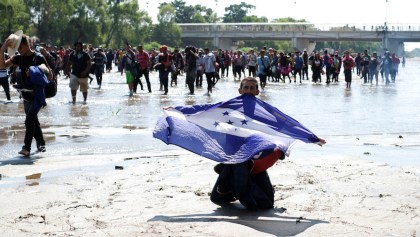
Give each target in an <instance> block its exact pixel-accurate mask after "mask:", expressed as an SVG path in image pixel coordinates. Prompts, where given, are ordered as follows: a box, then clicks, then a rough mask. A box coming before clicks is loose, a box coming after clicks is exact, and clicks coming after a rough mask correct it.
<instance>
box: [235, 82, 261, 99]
mask: <svg viewBox="0 0 420 237" xmlns="http://www.w3.org/2000/svg"><path fill="white" fill-rule="evenodd" d="M259 93H260V91H259V90H258V87H257V84H256V83H255V82H253V81H245V82H244V83H243V84H242V86H241V88H239V94H241V95H253V96H256V95H258V94H259Z"/></svg>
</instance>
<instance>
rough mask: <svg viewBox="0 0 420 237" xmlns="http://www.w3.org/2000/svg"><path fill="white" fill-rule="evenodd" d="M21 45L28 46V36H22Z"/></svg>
mask: <svg viewBox="0 0 420 237" xmlns="http://www.w3.org/2000/svg"><path fill="white" fill-rule="evenodd" d="M20 44H26V45H27V44H28V38H27V37H26V35H22V41H20Z"/></svg>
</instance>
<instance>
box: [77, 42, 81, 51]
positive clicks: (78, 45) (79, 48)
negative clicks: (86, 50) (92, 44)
mask: <svg viewBox="0 0 420 237" xmlns="http://www.w3.org/2000/svg"><path fill="white" fill-rule="evenodd" d="M76 51H77V52H80V51H82V45H80V44H76Z"/></svg>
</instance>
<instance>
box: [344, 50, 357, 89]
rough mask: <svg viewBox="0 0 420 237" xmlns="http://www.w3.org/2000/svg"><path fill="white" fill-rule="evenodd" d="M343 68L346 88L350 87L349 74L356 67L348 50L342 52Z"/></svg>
mask: <svg viewBox="0 0 420 237" xmlns="http://www.w3.org/2000/svg"><path fill="white" fill-rule="evenodd" d="M342 62H343V66H344V80H345V81H346V88H350V87H351V72H352V70H353V68H354V67H355V66H356V63H355V61H354V59H353V57H352V56H350V52H349V51H348V50H346V51H344V57H343V60H342Z"/></svg>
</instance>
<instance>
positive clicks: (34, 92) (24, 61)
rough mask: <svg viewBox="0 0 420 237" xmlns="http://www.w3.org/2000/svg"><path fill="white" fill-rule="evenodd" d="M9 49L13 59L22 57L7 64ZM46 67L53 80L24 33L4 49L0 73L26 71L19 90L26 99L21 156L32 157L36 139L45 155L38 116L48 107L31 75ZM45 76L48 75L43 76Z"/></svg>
mask: <svg viewBox="0 0 420 237" xmlns="http://www.w3.org/2000/svg"><path fill="white" fill-rule="evenodd" d="M6 48H8V51H9V55H15V52H16V51H18V52H19V54H18V55H15V56H13V57H11V58H10V59H7V60H5V58H4V53H5V51H6ZM41 64H44V70H45V74H46V76H47V78H48V80H52V79H53V71H52V70H51V69H50V68H48V67H47V66H46V65H47V62H46V60H45V58H44V57H43V56H42V54H40V53H36V52H35V51H33V50H32V49H31V46H30V44H29V41H28V37H27V36H26V35H24V34H23V32H22V31H21V30H19V31H17V32H16V33H14V34H11V35H10V36H9V37H8V38H7V39H6V41H5V42H4V43H3V44H2V46H1V48H0V72H1V71H3V72H4V70H5V69H6V68H8V67H10V66H13V65H17V66H19V67H20V68H21V70H22V80H21V84H20V85H19V86H18V87H19V90H20V91H21V95H22V98H23V106H24V110H25V115H26V117H25V138H24V145H23V147H22V150H21V151H19V152H18V154H20V155H23V156H25V157H28V156H30V152H31V146H32V140H33V139H34V138H35V141H36V147H37V150H38V152H45V151H46V148H45V140H44V135H43V133H42V129H41V126H40V123H39V120H38V112H39V111H40V109H41V108H42V107H43V106H45V105H46V103H45V96H44V97H43V98H42V95H43V94H44V93H42V92H40V91H39V90H43V87H39V86H36V85H35V83H34V82H35V78H34V75H32V74H31V73H30V68H31V66H38V65H41ZM43 73H44V72H43Z"/></svg>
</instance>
